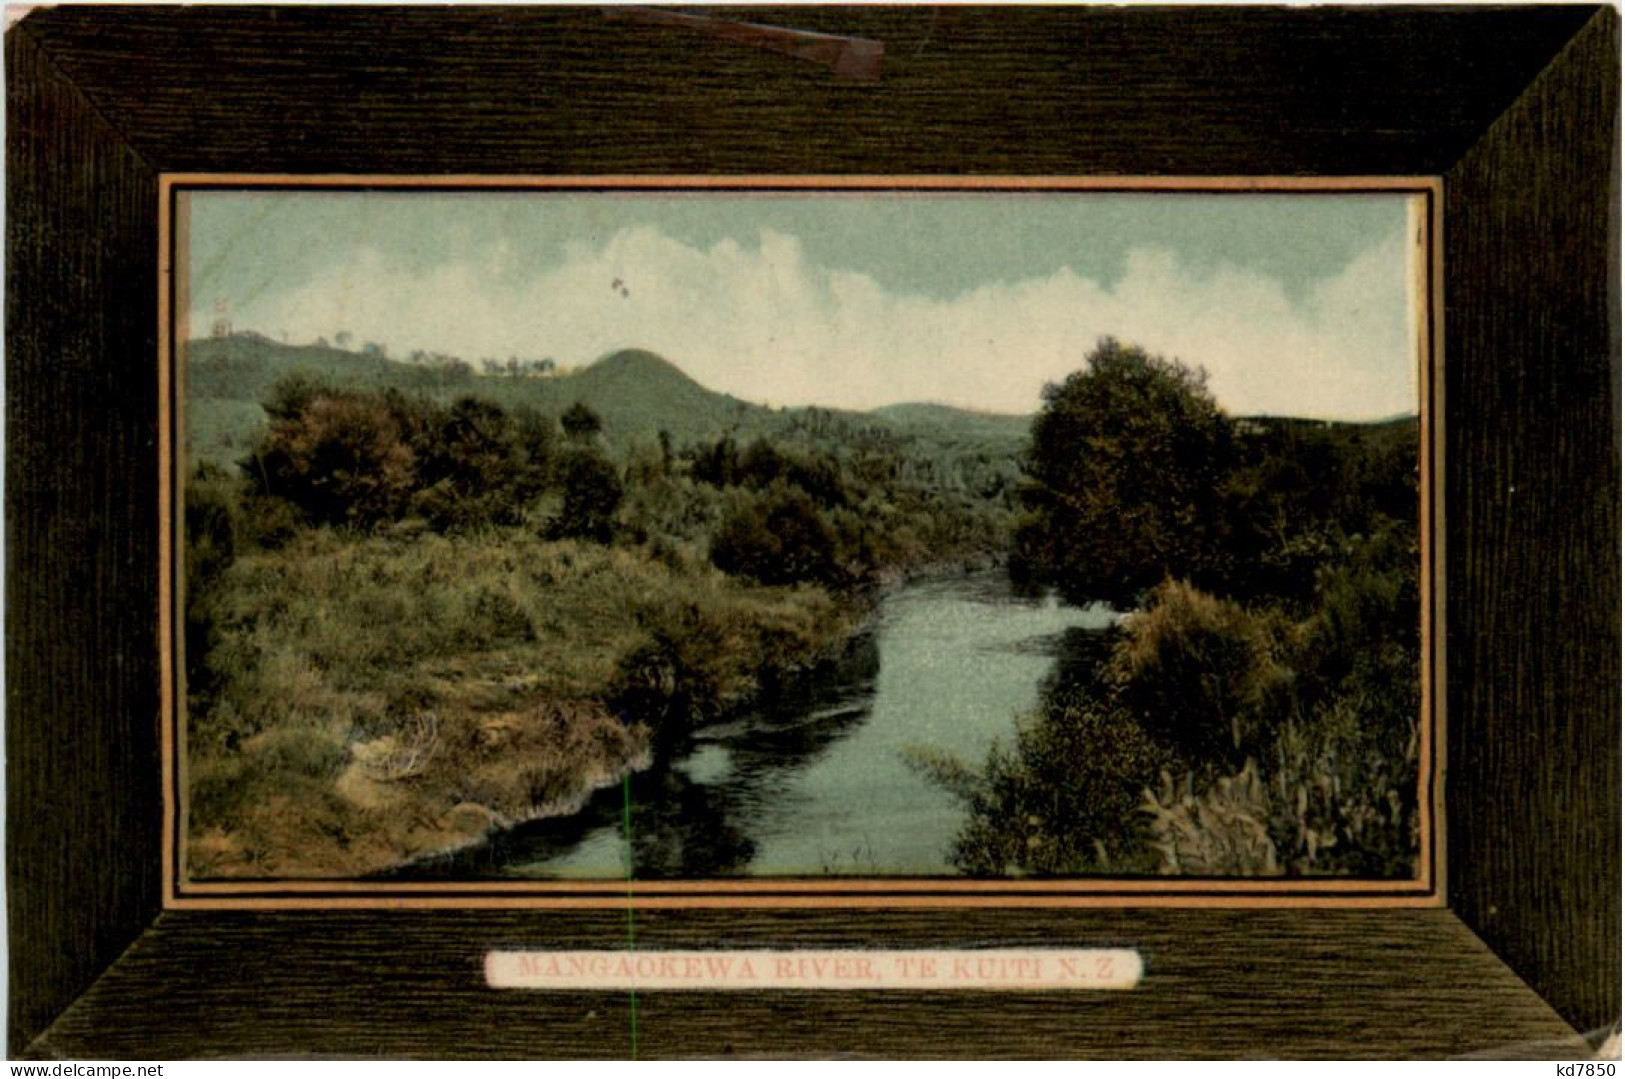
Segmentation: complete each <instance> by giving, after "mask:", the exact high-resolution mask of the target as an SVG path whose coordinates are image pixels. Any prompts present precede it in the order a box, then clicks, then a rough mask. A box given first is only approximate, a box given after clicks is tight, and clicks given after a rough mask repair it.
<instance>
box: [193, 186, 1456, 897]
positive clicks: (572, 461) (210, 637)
mask: <svg viewBox="0 0 1625 1079" xmlns="http://www.w3.org/2000/svg"><path fill="white" fill-rule="evenodd" d="M1255 186H1256V185H1255ZM171 206H172V210H171V215H172V221H171V228H170V241H171V242H170V249H171V258H172V261H173V265H174V285H173V289H174V291H173V297H172V299H171V301H170V326H169V335H170V337H169V340H170V354H169V360H168V363H169V377H170V382H171V385H170V387H169V390H170V393H171V395H172V401H173V403H172V406H171V407H172V418H173V422H174V430H173V440H172V447H173V449H172V453H171V461H170V472H169V475H170V483H171V491H170V498H171V499H172V503H173V507H174V508H173V514H172V517H173V520H174V523H175V529H174V535H173V537H172V540H173V548H174V565H175V569H176V581H175V587H174V596H173V600H172V602H173V604H174V611H173V628H174V632H173V634H172V638H173V640H172V647H173V651H174V657H175V658H174V661H173V663H174V671H175V674H176V683H175V689H174V694H173V703H174V708H173V715H171V716H170V717H169V721H168V731H167V735H166V736H167V737H168V739H169V744H170V745H171V747H172V753H171V759H172V775H171V776H170V778H169V782H168V784H167V785H168V787H169V789H170V791H171V798H172V800H173V810H174V812H173V822H174V830H173V834H172V841H173V845H174V862H173V864H174V866H175V872H176V877H177V881H178V883H179V886H180V887H181V888H182V889H183V890H185V889H187V888H192V889H196V890H200V891H202V892H205V893H206V892H207V891H208V890H209V889H211V888H219V889H226V888H228V887H240V886H245V885H253V886H267V885H277V884H290V885H298V884H299V883H300V882H359V883H361V884H365V885H367V886H369V887H372V888H375V889H376V890H377V891H379V892H388V891H389V890H390V889H391V888H393V887H404V886H418V887H421V886H423V884H424V882H440V883H448V884H463V885H477V884H481V883H493V884H494V883H497V882H502V883H505V884H507V885H515V884H518V883H524V882H531V883H534V884H535V885H537V886H538V887H539V888H543V889H544V890H545V886H546V885H547V884H548V883H549V882H554V883H559V882H583V881H606V882H609V881H618V882H623V883H624V882H627V881H634V882H695V883H696V886H700V885H703V884H704V882H737V881H741V880H750V879H755V878H762V879H773V878H779V879H795V880H812V881H824V882H829V884H830V886H832V887H836V886H839V885H840V884H841V882H846V883H848V884H852V883H856V882H860V881H865V880H874V879H883V880H900V879H909V880H918V881H925V882H930V881H943V882H949V881H975V880H981V881H988V882H1006V883H1008V882H1017V881H1025V882H1034V881H1059V882H1065V881H1076V882H1082V883H1083V884H1084V885H1087V884H1088V883H1089V882H1093V883H1095V884H1099V883H1101V882H1111V881H1129V882H1133V881H1140V882H1145V881H1163V880H1167V879H1169V878H1177V879H1180V880H1184V881H1188V882H1190V883H1191V884H1192V886H1193V887H1194V886H1199V885H1200V884H1201V882H1207V881H1211V882H1214V883H1215V884H1216V885H1221V884H1224V883H1226V882H1236V881H1275V882H1278V883H1279V884H1280V886H1281V888H1282V889H1283V890H1286V891H1290V889H1291V887H1292V886H1294V885H1295V884H1296V885H1299V886H1302V885H1306V884H1308V883H1309V882H1315V881H1319V882H1321V884H1322V885H1323V886H1324V885H1325V882H1327V881H1345V882H1381V883H1383V884H1387V885H1392V884H1394V883H1396V882H1417V881H1419V880H1424V879H1431V877H1430V872H1431V871H1430V870H1429V869H1428V868H1427V866H1426V862H1427V860H1428V854H1427V852H1428V851H1430V850H1431V849H1432V839H1431V830H1432V828H1433V827H1434V823H1435V822H1434V817H1435V815H1436V814H1435V813H1434V810H1433V807H1432V799H1433V797H1434V795H1433V790H1434V786H1433V782H1432V772H1433V769H1434V767H1435V765H1434V760H1435V756H1434V749H1433V745H1434V735H1435V732H1434V729H1433V724H1434V719H1433V717H1432V715H1431V712H1430V708H1429V705H1428V699H1429V696H1430V694H1429V690H1428V687H1429V681H1430V679H1429V677H1428V672H1427V663H1426V662H1425V659H1424V657H1425V656H1426V655H1428V654H1429V653H1430V647H1429V645H1428V641H1427V635H1428V629H1427V627H1428V625H1429V618H1428V616H1427V612H1428V609H1429V604H1430V603H1431V602H1432V601H1431V599H1430V598H1429V596H1430V587H1431V586H1430V581H1429V578H1430V574H1429V573H1428V572H1427V571H1426V570H1425V566H1426V564H1427V562H1428V551H1429V549H1430V548H1429V544H1430V542H1431V541H1430V540H1429V537H1428V536H1427V535H1426V530H1425V529H1424V527H1423V524H1424V522H1425V521H1426V520H1428V519H1430V518H1429V516H1428V515H1426V514H1424V512H1423V511H1424V509H1425V507H1426V506H1427V505H1428V504H1429V503H1430V497H1431V496H1430V495H1429V490H1430V480H1429V475H1428V472H1429V468H1428V464H1427V462H1428V460H1429V459H1430V454H1429V453H1428V452H1427V446H1428V442H1429V439H1430V438H1432V437H1434V434H1433V433H1432V432H1431V431H1430V424H1429V423H1427V422H1425V417H1426V416H1427V415H1428V414H1429V407H1430V406H1429V402H1428V387H1429V385H1430V378H1429V371H1430V370H1431V364H1432V362H1433V360H1432V356H1431V349H1430V348H1429V341H1430V339H1431V336H1432V332H1431V328H1430V327H1431V323H1430V316H1429V313H1430V310H1431V299H1430V290H1431V285H1430V280H1431V277H1430V269H1431V258H1432V254H1431V246H1430V237H1431V229H1432V225H1431V221H1430V213H1431V206H1430V198H1429V196H1428V195H1427V194H1426V193H1425V192H1424V191H1422V190H1420V186H1419V185H1417V186H1413V187H1412V188H1411V189H1394V190H1382V189H1377V188H1372V189H1361V188H1360V187H1359V185H1357V184H1353V183H1351V184H1349V185H1347V186H1346V187H1343V188H1335V187H1332V188H1327V187H1326V185H1321V187H1319V188H1316V189H1292V188H1291V187H1290V185H1288V184H1286V183H1283V184H1282V185H1280V186H1279V187H1278V188H1277V189H1272V190H1244V189H1240V188H1232V189H1214V190H1198V189H1191V188H1189V187H1188V186H1187V187H1181V188H1177V189H1150V188H1149V187H1147V188H1145V189H1110V190H1082V189H1075V188H1070V189H1069V188H1065V187H1060V186H1053V185H1052V186H1050V187H1039V186H1032V187H1022V186H1020V185H1014V184H1012V185H1007V186H1004V187H1000V186H997V185H990V186H988V187H986V188H985V189H969V188H964V189H950V188H930V189H919V188H911V187H909V186H908V184H907V183H906V182H901V181H900V182H899V184H898V185H896V186H894V187H882V186H871V187H868V188H864V189H851V190H845V189H838V188H831V189H820V188H817V187H816V186H813V185H809V186H808V187H807V188H803V189H789V188H784V187H752V186H751V184H750V183H749V182H748V181H744V182H740V183H738V184H737V185H731V186H690V187H683V186H682V185H681V184H679V183H677V182H673V184H672V185H670V186H665V187H662V186H658V185H655V186H645V187H639V188H613V187H610V186H605V187H602V188H596V189H585V188H573V187H565V188H560V187H557V186H552V187H550V186H547V185H546V184H541V185H539V186H526V185H525V184H523V183H521V182H515V183H513V184H511V185H505V186H504V185H491V186H489V187H480V188H476V187H472V186H464V187H450V186H438V187H437V186H433V185H432V184H425V185H424V186H412V185H406V186H399V185H397V186H379V185H371V186H368V185H364V184H360V183H356V184H349V185H347V184H343V183H326V184H323V185H303V186H302V185H301V184H299V183H298V182H296V181H280V182H269V181H253V180H244V181H242V182H209V183H192V184H179V185H177V186H176V188H175V190H174V192H173V199H172V202H171ZM992 886H994V884H993V883H990V887H992Z"/></svg>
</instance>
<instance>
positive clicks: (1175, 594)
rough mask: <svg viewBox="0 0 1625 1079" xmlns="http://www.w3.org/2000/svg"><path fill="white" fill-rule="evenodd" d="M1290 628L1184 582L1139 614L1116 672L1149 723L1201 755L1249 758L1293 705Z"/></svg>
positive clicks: (1125, 695)
mask: <svg viewBox="0 0 1625 1079" xmlns="http://www.w3.org/2000/svg"><path fill="white" fill-rule="evenodd" d="M1284 634H1285V626H1284V624H1282V622H1281V621H1280V620H1279V619H1278V618H1274V617H1271V616H1270V615H1268V614H1252V613H1249V612H1248V611H1246V610H1245V609H1243V608H1242V607H1241V606H1240V605H1238V604H1236V603H1233V602H1231V601H1229V600H1222V599H1216V598H1215V597H1213V596H1210V595H1208V594H1206V593H1204V592H1202V591H1200V590H1198V589H1195V588H1192V587H1191V586H1190V585H1188V584H1185V583H1183V582H1172V581H1170V582H1166V583H1164V584H1163V585H1161V586H1160V587H1159V588H1157V589H1156V591H1155V592H1153V593H1152V597H1151V605H1150V606H1149V608H1148V609H1147V610H1145V611H1144V612H1142V613H1140V614H1136V615H1134V616H1132V617H1131V618H1130V619H1129V621H1128V624H1127V632H1126V634H1125V635H1124V636H1123V638H1122V639H1121V641H1120V642H1119V643H1118V645H1117V647H1116V649H1115V650H1114V653H1113V655H1112V658H1111V661H1110V664H1109V667H1108V678H1109V679H1110V680H1111V681H1112V682H1113V684H1114V685H1115V688H1116V691H1117V694H1118V697H1119V699H1120V701H1121V703H1122V705H1123V706H1124V707H1125V708H1126V709H1127V710H1128V711H1129V712H1130V713H1131V714H1132V715H1134V716H1135V717H1136V718H1137V719H1139V720H1140V722H1142V723H1143V724H1144V725H1145V727H1146V729H1147V730H1149V731H1152V732H1154V733H1156V734H1158V735H1160V736H1162V737H1165V738H1168V739H1170V740H1171V741H1173V743H1174V744H1176V745H1178V746H1179V747H1180V748H1181V749H1182V750H1184V751H1185V752H1186V753H1188V754H1189V755H1190V756H1191V757H1192V759H1194V760H1199V761H1215V762H1220V761H1234V762H1237V763H1239V762H1240V761H1241V760H1242V759H1243V758H1244V757H1245V756H1246V754H1247V752H1248V751H1249V750H1252V749H1255V748H1256V747H1257V745H1258V744H1259V743H1260V742H1261V741H1262V740H1263V739H1265V738H1266V737H1267V736H1268V734H1269V732H1270V730H1271V729H1272V727H1273V726H1274V724H1275V723H1276V722H1277V721H1278V719H1279V718H1282V717H1283V713H1284V712H1285V710H1287V709H1289V708H1290V706H1291V705H1290V696H1289V695H1290V688H1291V682H1292V672H1291V670H1290V668H1289V667H1288V666H1287V665H1286V664H1285V663H1284V662H1283V658H1284V657H1282V656H1281V652H1282V651H1283V650H1284V648H1283V642H1282V641H1281V640H1280V638H1281V637H1282V636H1283V635H1284Z"/></svg>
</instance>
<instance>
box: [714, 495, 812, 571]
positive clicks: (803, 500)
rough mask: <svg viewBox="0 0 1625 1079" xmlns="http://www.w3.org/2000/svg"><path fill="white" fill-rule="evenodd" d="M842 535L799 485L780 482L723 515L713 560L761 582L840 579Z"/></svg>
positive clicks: (724, 567) (729, 569) (730, 569)
mask: <svg viewBox="0 0 1625 1079" xmlns="http://www.w3.org/2000/svg"><path fill="white" fill-rule="evenodd" d="M837 557H838V552H837V539H836V535H835V531H834V529H832V528H831V527H830V526H829V524H828V522H827V521H825V519H824V518H823V516H822V515H821V514H820V513H819V510H818V506H817V504H816V503H814V502H813V500H812V499H811V498H810V497H809V496H808V495H807V493H806V492H805V491H803V490H801V489H800V488H799V487H790V486H786V485H779V486H775V487H773V488H771V489H769V490H768V491H767V492H766V493H765V494H764V495H763V496H762V497H760V498H755V499H751V500H749V501H745V502H741V503H740V504H739V505H738V506H737V507H736V508H735V509H734V510H733V511H731V512H730V513H729V514H728V515H727V516H725V517H724V518H723V520H722V526H721V527H720V528H719V529H718V530H717V535H716V538H715V539H714V540H712V542H711V561H712V562H714V563H715V564H716V566H717V568H718V569H720V570H722V571H723V572H725V573H733V574H737V575H739V576H743V577H748V578H750V579H751V580H754V581H759V582H760V583H762V584H778V585H783V584H794V583H796V582H798V581H814V582H818V583H821V584H828V585H836V584H839V583H840V581H839V577H840V570H839V563H838V561H837Z"/></svg>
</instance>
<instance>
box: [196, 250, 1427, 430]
mask: <svg viewBox="0 0 1625 1079" xmlns="http://www.w3.org/2000/svg"><path fill="white" fill-rule="evenodd" d="M563 255H564V258H563V261H562V264H561V265H559V266H558V267H557V268H556V269H553V270H552V271H550V272H547V273H545V274H542V275H540V276H532V277H529V278H524V277H522V276H520V274H519V272H518V271H517V270H516V266H517V264H518V261H519V260H518V259H516V258H515V253H514V252H513V251H512V250H510V249H508V247H507V245H506V244H505V243H504V244H502V245H498V246H496V247H494V248H493V249H492V250H490V251H488V252H486V253H485V254H484V255H483V257H481V258H478V259H469V260H464V261H448V262H445V263H443V264H441V265H438V266H434V267H427V268H426V267H420V266H412V265H405V264H400V263H395V264H391V263H390V262H388V261H387V260H386V259H385V258H384V257H383V256H382V255H380V254H379V253H378V252H377V251H375V250H366V249H362V250H357V251H355V252H354V253H353V254H352V255H351V256H350V257H349V258H347V259H342V260H339V261H337V262H335V263H334V264H332V265H330V267H329V268H328V269H327V270H326V271H324V272H323V273H322V274H320V275H319V276H317V277H315V278H314V279H312V280H309V281H307V282H305V283H304V284H303V285H301V286H300V287H298V288H295V289H292V290H288V291H284V292H281V293H279V294H273V295H267V296H264V297H260V298H258V299H256V300H254V301H252V302H250V303H249V304H248V305H247V306H246V307H243V308H241V309H239V310H238V311H237V322H238V324H239V325H241V326H245V327H253V328H256V329H261V330H263V331H265V332H270V333H277V332H286V333H287V334H288V336H289V339H290V340H293V341H303V340H311V339H313V338H315V337H316V336H318V335H324V336H328V337H332V336H333V335H334V334H335V333H336V332H337V331H339V330H349V331H350V332H352V333H353V334H354V335H355V339H356V340H357V341H364V340H373V341H380V342H385V343H387V344H388V345H389V346H390V348H391V350H392V352H393V353H395V354H397V355H400V354H403V353H405V352H407V351H409V350H411V349H416V348H423V349H429V350H434V351H443V352H449V353H452V354H455V355H460V356H463V357H465V358H468V359H471V360H472V359H477V358H479V357H481V356H495V357H504V358H505V357H507V356H509V355H511V354H517V355H520V356H525V357H531V358H540V357H543V356H551V357H553V358H554V359H556V360H557V361H558V362H560V363H561V364H565V365H581V364H584V363H587V362H590V361H591V360H593V359H595V358H597V357H598V356H600V355H602V354H604V353H606V352H609V351H612V350H614V349H618V348H625V347H642V348H648V349H651V350H653V351H656V352H659V353H661V354H662V355H664V356H666V357H667V358H669V359H671V360H672V361H673V362H674V363H676V364H678V366H680V367H682V368H683V369H684V370H686V371H687V372H688V373H689V374H691V375H692V376H693V377H694V378H696V379H698V380H699V381H700V382H702V383H704V384H705V385H707V386H710V387H711V388H713V389H718V390H723V391H726V392H729V393H733V394H735V395H737V396H740V397H743V398H746V399H749V400H755V401H763V402H768V403H773V404H801V403H808V402H812V403H819V404H826V405H833V406H841V407H852V408H869V407H873V406H876V405H881V404H887V403H892V402H896V401H902V400H934V401H944V402H948V403H952V404H959V405H965V406H970V407H976V408H983V409H991V410H997V411H1007V412H1025V411H1030V410H1031V409H1033V408H1035V407H1036V406H1037V404H1038V399H1039V398H1038V394H1039V389H1040V387H1041V386H1042V385H1043V383H1044V382H1046V381H1051V380H1055V379H1059V378H1061V377H1063V376H1064V375H1065V374H1066V373H1067V372H1069V371H1071V370H1073V369H1075V368H1077V367H1078V366H1080V365H1081V363H1082V360H1083V356H1084V354H1085V353H1086V352H1087V351H1088V350H1089V348H1090V347H1091V346H1092V345H1093V343H1094V341H1095V340H1096V339H1097V338H1098V337H1100V336H1103V335H1107V334H1110V335H1113V336H1116V337H1118V338H1120V339H1123V340H1127V341H1132V342H1135V343H1138V344H1141V345H1143V346H1145V347H1146V348H1148V349H1151V350H1152V351H1156V352H1161V353H1164V354H1166V355H1173V356H1178V357H1179V358H1180V359H1182V360H1184V361H1186V362H1187V363H1192V364H1201V365H1203V366H1204V367H1206V368H1207V370H1208V372H1209V374H1210V376H1211V378H1210V385H1211V387H1212V389H1213V391H1214V393H1215V395H1216V396H1217V397H1218V398H1219V400H1220V403H1221V404H1222V405H1224V406H1225V407H1226V408H1227V409H1229V410H1230V411H1231V412H1233V413H1237V414H1247V413H1284V414H1294V415H1306V416H1328V417H1349V418H1359V417H1375V416H1382V415H1388V414H1392V413H1395V412H1400V411H1410V410H1414V409H1415V408H1416V404H1417V391H1416V376H1415V366H1416V365H1415V362H1414V358H1413V357H1414V352H1413V348H1414V346H1413V342H1414V333H1413V331H1412V329H1411V326H1412V323H1411V320H1410V317H1409V303H1408V286H1407V284H1406V281H1407V277H1408V274H1407V267H1406V251H1405V247H1404V244H1403V240H1402V238H1401V237H1400V236H1398V235H1395V236H1393V237H1392V238H1390V239H1388V240H1385V241H1383V242H1380V243H1376V244H1374V245H1373V246H1372V247H1371V248H1369V249H1368V250H1366V251H1364V252H1362V253H1361V254H1359V255H1358V256H1357V257H1356V258H1354V259H1353V260H1352V261H1351V262H1350V263H1349V264H1348V265H1347V266H1346V267H1344V268H1343V269H1342V271H1341V272H1339V273H1337V274H1336V275H1333V276H1331V277H1328V278H1325V279H1323V280H1320V281H1316V282H1312V283H1307V284H1306V286H1305V287H1303V288H1301V289H1298V290H1295V291H1296V298H1294V295H1293V294H1292V293H1289V292H1288V290H1287V289H1286V288H1285V287H1284V285H1283V284H1282V283H1281V282H1279V281H1276V280H1273V279H1271V278H1268V277H1265V276H1261V275H1259V274H1257V273H1253V272H1250V271H1246V270H1242V269H1238V268H1236V267H1233V266H1225V265H1220V266H1218V267H1216V268H1209V269H1202V270H1198V269H1196V268H1193V267H1191V266H1189V265H1186V264H1184V263H1182V261H1181V260H1180V259H1179V258H1178V257H1177V256H1176V255H1175V254H1173V253H1172V252H1170V251H1166V250H1155V249H1137V250H1134V251H1132V252H1130V254H1129V257H1128V261H1127V269H1126V272H1125V273H1124V275H1123V277H1122V278H1121V279H1120V280H1118V281H1116V282H1115V283H1104V282H1101V281H1096V280H1091V279H1089V278H1086V277H1082V276H1079V275H1078V274H1076V273H1074V272H1073V271H1071V270H1070V269H1065V268H1063V269H1061V270H1060V271H1058V272H1055V273H1053V274H1050V275H1048V276H1044V277H1035V278H1030V279H1025V280H1018V281H998V282H991V283H989V284H986V285H984V286H982V287H979V288H977V289H974V290H972V291H969V292H966V293H964V294H962V295H959V296H956V297H953V298H950V299H936V298H931V297H927V296H922V295H911V294H906V293H898V292H892V291H889V290H888V289H886V288H885V287H883V286H882V285H881V284H880V283H878V282H877V281H875V280H874V279H872V278H870V277H868V276H866V275H863V274H860V273H854V272H851V271H848V270H841V269H835V268H830V267H825V266H821V265H817V264H814V263H812V262H810V261H809V260H808V258H807V257H806V254H805V252H804V250H803V248H802V245H801V244H800V242H799V241H798V240H797V239H796V238H795V237H793V236H787V235H784V234H781V233H776V232H772V231H764V232H762V233H760V234H759V235H758V236H757V237H756V239H755V241H754V242H751V243H744V244H741V243H738V242H735V241H732V240H727V241H723V242H720V243H718V244H716V245H714V246H712V247H710V248H696V247H691V246H687V245H685V244H682V243H680V242H677V241H675V240H673V239H671V238H670V237H668V236H666V235H664V234H663V233H661V232H660V231H658V230H657V229H653V228H647V227H642V228H632V229H625V230H622V231H620V232H617V233H615V234H613V235H612V236H610V237H609V238H608V239H607V240H605V241H604V242H602V243H599V244H587V243H584V242H577V243H573V244H570V245H568V246H567V248H566V249H565V251H564V252H563ZM616 282H621V283H622V284H623V285H624V288H625V294H624V295H623V293H622V291H621V290H620V288H618V287H616V286H615V283H616ZM200 317H201V316H200Z"/></svg>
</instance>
